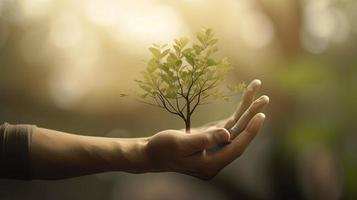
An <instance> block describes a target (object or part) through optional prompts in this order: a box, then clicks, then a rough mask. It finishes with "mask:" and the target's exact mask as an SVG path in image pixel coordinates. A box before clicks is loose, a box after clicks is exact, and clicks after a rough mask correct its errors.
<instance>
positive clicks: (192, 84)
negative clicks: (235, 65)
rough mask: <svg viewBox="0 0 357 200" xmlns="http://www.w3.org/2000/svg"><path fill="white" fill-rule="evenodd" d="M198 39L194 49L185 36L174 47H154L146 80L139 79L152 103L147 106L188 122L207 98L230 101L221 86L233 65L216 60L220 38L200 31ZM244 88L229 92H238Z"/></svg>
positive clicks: (148, 63) (145, 95)
mask: <svg viewBox="0 0 357 200" xmlns="http://www.w3.org/2000/svg"><path fill="white" fill-rule="evenodd" d="M196 39H197V41H196V42H194V43H193V44H192V45H191V46H189V40H188V39H187V38H185V37H182V38H179V39H175V40H174V43H173V45H172V47H171V48H170V47H168V45H167V44H163V45H160V44H153V45H152V46H151V47H150V48H149V50H150V52H151V54H152V58H151V59H150V60H149V61H148V62H147V68H146V70H145V71H144V72H143V79H142V80H136V82H137V83H138V85H139V86H140V88H141V89H143V91H144V93H143V94H141V95H140V97H141V98H143V99H146V100H151V101H143V102H144V103H148V104H150V105H155V106H158V107H161V108H164V109H166V110H167V111H169V112H170V113H173V114H176V115H178V116H180V117H181V118H182V119H183V120H184V121H185V122H186V121H189V120H190V116H191V114H192V113H193V112H194V110H195V109H196V107H197V106H198V105H201V104H203V103H205V100H206V99H207V98H209V97H211V96H214V97H222V98H225V99H226V98H228V96H225V95H224V94H223V92H222V91H221V89H220V88H219V87H218V86H219V84H220V83H221V82H222V81H224V80H225V77H226V75H227V73H228V72H229V70H230V69H231V65H230V63H229V62H228V61H227V58H221V59H215V58H214V57H213V55H214V53H216V52H217V51H218V46H217V42H218V39H217V38H215V37H214V33H213V31H212V30H211V29H203V30H202V31H201V32H198V33H197V34H196ZM241 86H242V85H238V86H232V87H230V88H229V89H230V90H231V91H233V92H237V91H239V90H240V89H241Z"/></svg>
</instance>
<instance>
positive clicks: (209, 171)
mask: <svg viewBox="0 0 357 200" xmlns="http://www.w3.org/2000/svg"><path fill="white" fill-rule="evenodd" d="M260 86H261V82H260V81H259V80H254V81H252V82H251V83H250V84H249V85H248V87H247V88H246V89H245V91H244V92H243V97H242V101H241V103H240V104H239V106H238V109H237V111H236V112H234V113H233V115H232V116H230V117H229V118H227V119H225V120H221V121H218V122H213V123H210V124H207V125H206V126H203V127H200V128H196V129H193V130H192V133H191V134H187V133H185V132H184V131H178V130H166V131H162V132H159V133H157V134H156V135H154V136H152V137H151V138H150V139H149V141H148V143H147V145H146V152H147V154H148V157H149V159H148V160H149V162H150V165H151V168H152V170H153V171H175V172H179V173H184V174H188V175H191V176H195V177H198V178H201V179H205V180H206V179H211V178H213V177H214V176H215V175H217V174H218V173H219V171H220V170H221V169H223V168H224V167H225V166H226V165H228V164H229V163H231V162H232V161H233V160H235V159H236V158H238V157H239V156H240V155H241V154H242V153H243V152H244V150H245V149H246V147H247V146H248V144H249V143H250V142H251V140H252V139H253V138H254V137H255V136H256V134H257V133H258V131H259V130H260V128H261V127H262V125H263V122H264V119H265V115H264V114H263V113H260V112H261V111H262V109H263V108H264V106H265V105H266V104H268V102H269V98H268V97H267V96H261V97H260V98H258V99H257V100H255V101H254V99H255V95H256V93H257V92H258V90H259V88H260ZM218 146H221V148H219V149H218V150H217V148H215V147H218ZM212 148H215V149H214V150H211V149H212Z"/></svg>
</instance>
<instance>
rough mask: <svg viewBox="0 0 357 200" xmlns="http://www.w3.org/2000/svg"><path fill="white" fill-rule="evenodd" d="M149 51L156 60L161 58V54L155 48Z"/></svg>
mask: <svg viewBox="0 0 357 200" xmlns="http://www.w3.org/2000/svg"><path fill="white" fill-rule="evenodd" d="M149 50H150V52H151V53H152V54H153V55H154V56H155V57H156V58H160V56H161V53H160V50H159V49H157V48H154V47H150V48H149Z"/></svg>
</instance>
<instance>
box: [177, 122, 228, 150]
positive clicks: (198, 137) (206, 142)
mask: <svg viewBox="0 0 357 200" xmlns="http://www.w3.org/2000/svg"><path fill="white" fill-rule="evenodd" d="M229 140H230V134H229V132H228V130H227V129H225V128H215V129H210V130H207V131H205V132H202V133H196V134H183V135H182V138H181V141H180V142H181V144H182V148H183V152H184V154H186V155H187V154H193V153H196V152H198V151H202V150H204V149H208V148H211V147H215V146H218V145H222V144H226V143H227V142H228V141H229Z"/></svg>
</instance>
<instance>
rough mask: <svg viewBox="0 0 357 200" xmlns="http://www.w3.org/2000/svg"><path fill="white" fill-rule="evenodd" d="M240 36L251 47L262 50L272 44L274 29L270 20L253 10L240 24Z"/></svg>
mask: <svg viewBox="0 0 357 200" xmlns="http://www.w3.org/2000/svg"><path fill="white" fill-rule="evenodd" d="M239 28H240V36H241V38H242V39H243V41H244V42H245V43H246V44H247V45H248V46H250V47H253V48H262V47H265V46H266V45H268V44H270V43H271V41H272V40H273V37H274V29H273V25H272V22H271V21H270V19H269V18H268V17H267V16H265V15H263V13H261V12H259V11H254V10H251V11H249V12H247V13H246V16H245V17H244V19H243V20H241V21H240V22H239Z"/></svg>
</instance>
